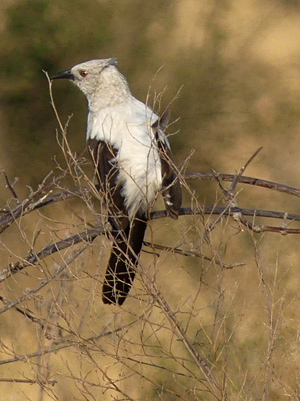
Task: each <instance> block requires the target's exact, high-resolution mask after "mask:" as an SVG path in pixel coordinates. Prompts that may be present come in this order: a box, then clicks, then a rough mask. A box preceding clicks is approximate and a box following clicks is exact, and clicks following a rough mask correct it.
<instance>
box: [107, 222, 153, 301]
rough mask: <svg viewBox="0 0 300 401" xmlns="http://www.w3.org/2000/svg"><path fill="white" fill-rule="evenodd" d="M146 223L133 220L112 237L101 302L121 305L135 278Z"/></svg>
mask: <svg viewBox="0 0 300 401" xmlns="http://www.w3.org/2000/svg"><path fill="white" fill-rule="evenodd" d="M146 228H147V222H146V221H145V220H140V219H135V220H133V221H132V222H130V223H129V224H128V226H127V227H126V229H125V230H122V231H118V232H117V233H116V234H115V235H114V245H113V247H112V250H111V255H110V259H109V262H108V266H107V270H106V273H105V278H104V284H103V289H102V300H103V302H104V303H105V304H118V305H122V304H123V302H124V301H125V299H126V297H127V295H128V293H129V291H130V289H131V286H132V282H133V280H134V277H135V266H137V264H138V257H139V254H140V252H141V249H142V245H143V240H144V236H145V231H146Z"/></svg>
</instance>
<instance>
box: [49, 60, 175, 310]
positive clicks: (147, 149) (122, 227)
mask: <svg viewBox="0 0 300 401" xmlns="http://www.w3.org/2000/svg"><path fill="white" fill-rule="evenodd" d="M117 65H118V60H117V58H107V59H95V60H90V61H87V62H84V63H81V64H77V65H75V66H74V67H72V68H71V69H69V70H64V71H61V72H58V73H56V74H54V75H52V76H51V77H50V79H51V80H54V79H62V78H64V79H68V80H70V81H71V82H73V83H74V84H75V85H76V86H77V87H78V88H79V89H80V90H81V91H82V92H83V93H84V95H85V96H86V98H87V101H88V118H87V133H86V140H87V148H88V150H89V153H90V156H91V158H92V160H93V163H94V166H95V172H96V176H97V180H98V186H97V187H98V188H99V190H100V192H101V194H102V195H103V196H104V199H105V203H106V208H107V210H108V221H109V223H110V225H111V237H112V242H113V243H112V248H111V254H110V258H109V261H108V265H107V269H106V273H105V278H104V281H103V287H102V300H103V303H104V304H117V305H122V304H123V303H124V301H125V299H126V297H127V295H128V293H129V291H130V289H131V287H132V283H133V280H134V278H135V274H136V270H137V267H138V263H139V255H140V253H141V250H142V245H143V241H144V236H145V231H146V228H147V221H148V220H149V213H150V210H151V208H152V206H153V203H154V202H155V200H156V198H157V196H158V194H159V193H161V194H162V196H163V199H164V203H165V207H166V211H167V214H168V215H169V216H170V217H171V218H173V219H177V218H178V215H179V211H180V207H181V203H182V193H181V184H180V179H179V175H178V170H177V169H176V167H175V165H174V162H173V157H172V153H171V148H170V144H169V141H168V138H167V136H166V134H165V133H164V130H165V128H166V125H167V121H168V111H166V112H164V113H162V115H161V116H160V117H159V116H158V115H157V114H156V113H155V112H154V111H153V110H152V109H151V108H150V107H148V106H147V105H146V104H144V103H143V102H141V101H139V100H138V99H136V98H135V97H134V96H133V95H132V94H131V91H130V88H129V85H128V83H127V80H126V78H125V76H124V75H123V74H122V73H121V72H120V71H119V70H118V68H117Z"/></svg>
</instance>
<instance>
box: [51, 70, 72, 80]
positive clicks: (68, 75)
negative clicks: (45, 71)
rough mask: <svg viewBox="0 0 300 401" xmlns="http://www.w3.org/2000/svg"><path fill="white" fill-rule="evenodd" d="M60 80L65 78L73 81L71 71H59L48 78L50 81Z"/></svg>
mask: <svg viewBox="0 0 300 401" xmlns="http://www.w3.org/2000/svg"><path fill="white" fill-rule="evenodd" d="M61 78H65V79H71V80H72V81H74V75H73V74H72V72H71V70H65V71H61V72H58V73H57V74H54V75H52V77H50V79H51V80H52V79H61Z"/></svg>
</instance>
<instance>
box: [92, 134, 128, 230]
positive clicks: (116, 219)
mask: <svg viewBox="0 0 300 401" xmlns="http://www.w3.org/2000/svg"><path fill="white" fill-rule="evenodd" d="M87 148H88V150H89V152H90V154H91V157H92V160H93V162H94V165H95V170H96V174H97V179H98V182H99V184H100V191H101V193H102V195H103V196H104V197H105V203H106V205H107V207H108V209H109V212H110V216H111V217H112V219H113V221H112V223H113V225H114V226H115V228H122V229H125V228H126V227H127V225H128V217H127V216H126V210H125V204H124V197H123V196H122V195H121V190H122V188H121V186H120V185H118V181H117V176H118V174H119V170H118V165H117V162H116V155H117V150H116V149H115V148H114V147H113V146H111V145H109V144H107V143H106V142H104V141H99V140H97V139H95V138H94V139H88V141H87Z"/></svg>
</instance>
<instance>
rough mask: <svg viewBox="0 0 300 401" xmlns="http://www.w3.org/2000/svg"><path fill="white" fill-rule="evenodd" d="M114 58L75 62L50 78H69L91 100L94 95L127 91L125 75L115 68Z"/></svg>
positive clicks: (116, 62)
mask: <svg viewBox="0 0 300 401" xmlns="http://www.w3.org/2000/svg"><path fill="white" fill-rule="evenodd" d="M117 64H118V61H117V59H116V58H108V59H102V60H100V59H99V60H90V61H86V62H85V63H81V64H77V65H75V66H74V67H73V68H71V69H70V70H65V71H61V72H58V73H57V74H54V75H53V76H52V77H51V80H52V79H60V78H66V79H69V80H71V81H72V82H73V83H74V84H75V85H76V86H78V88H79V89H80V90H81V91H82V92H83V93H84V94H85V95H86V96H87V98H88V99H89V100H91V99H92V98H93V97H95V96H97V97H98V96H99V95H101V96H102V97H103V96H106V95H108V94H112V93H113V92H114V91H115V90H116V89H117V90H118V91H119V93H123V92H124V93H125V92H129V88H128V85H127V82H126V79H125V77H124V76H123V75H122V74H121V73H120V72H119V71H118V70H117V68H116V67H117Z"/></svg>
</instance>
